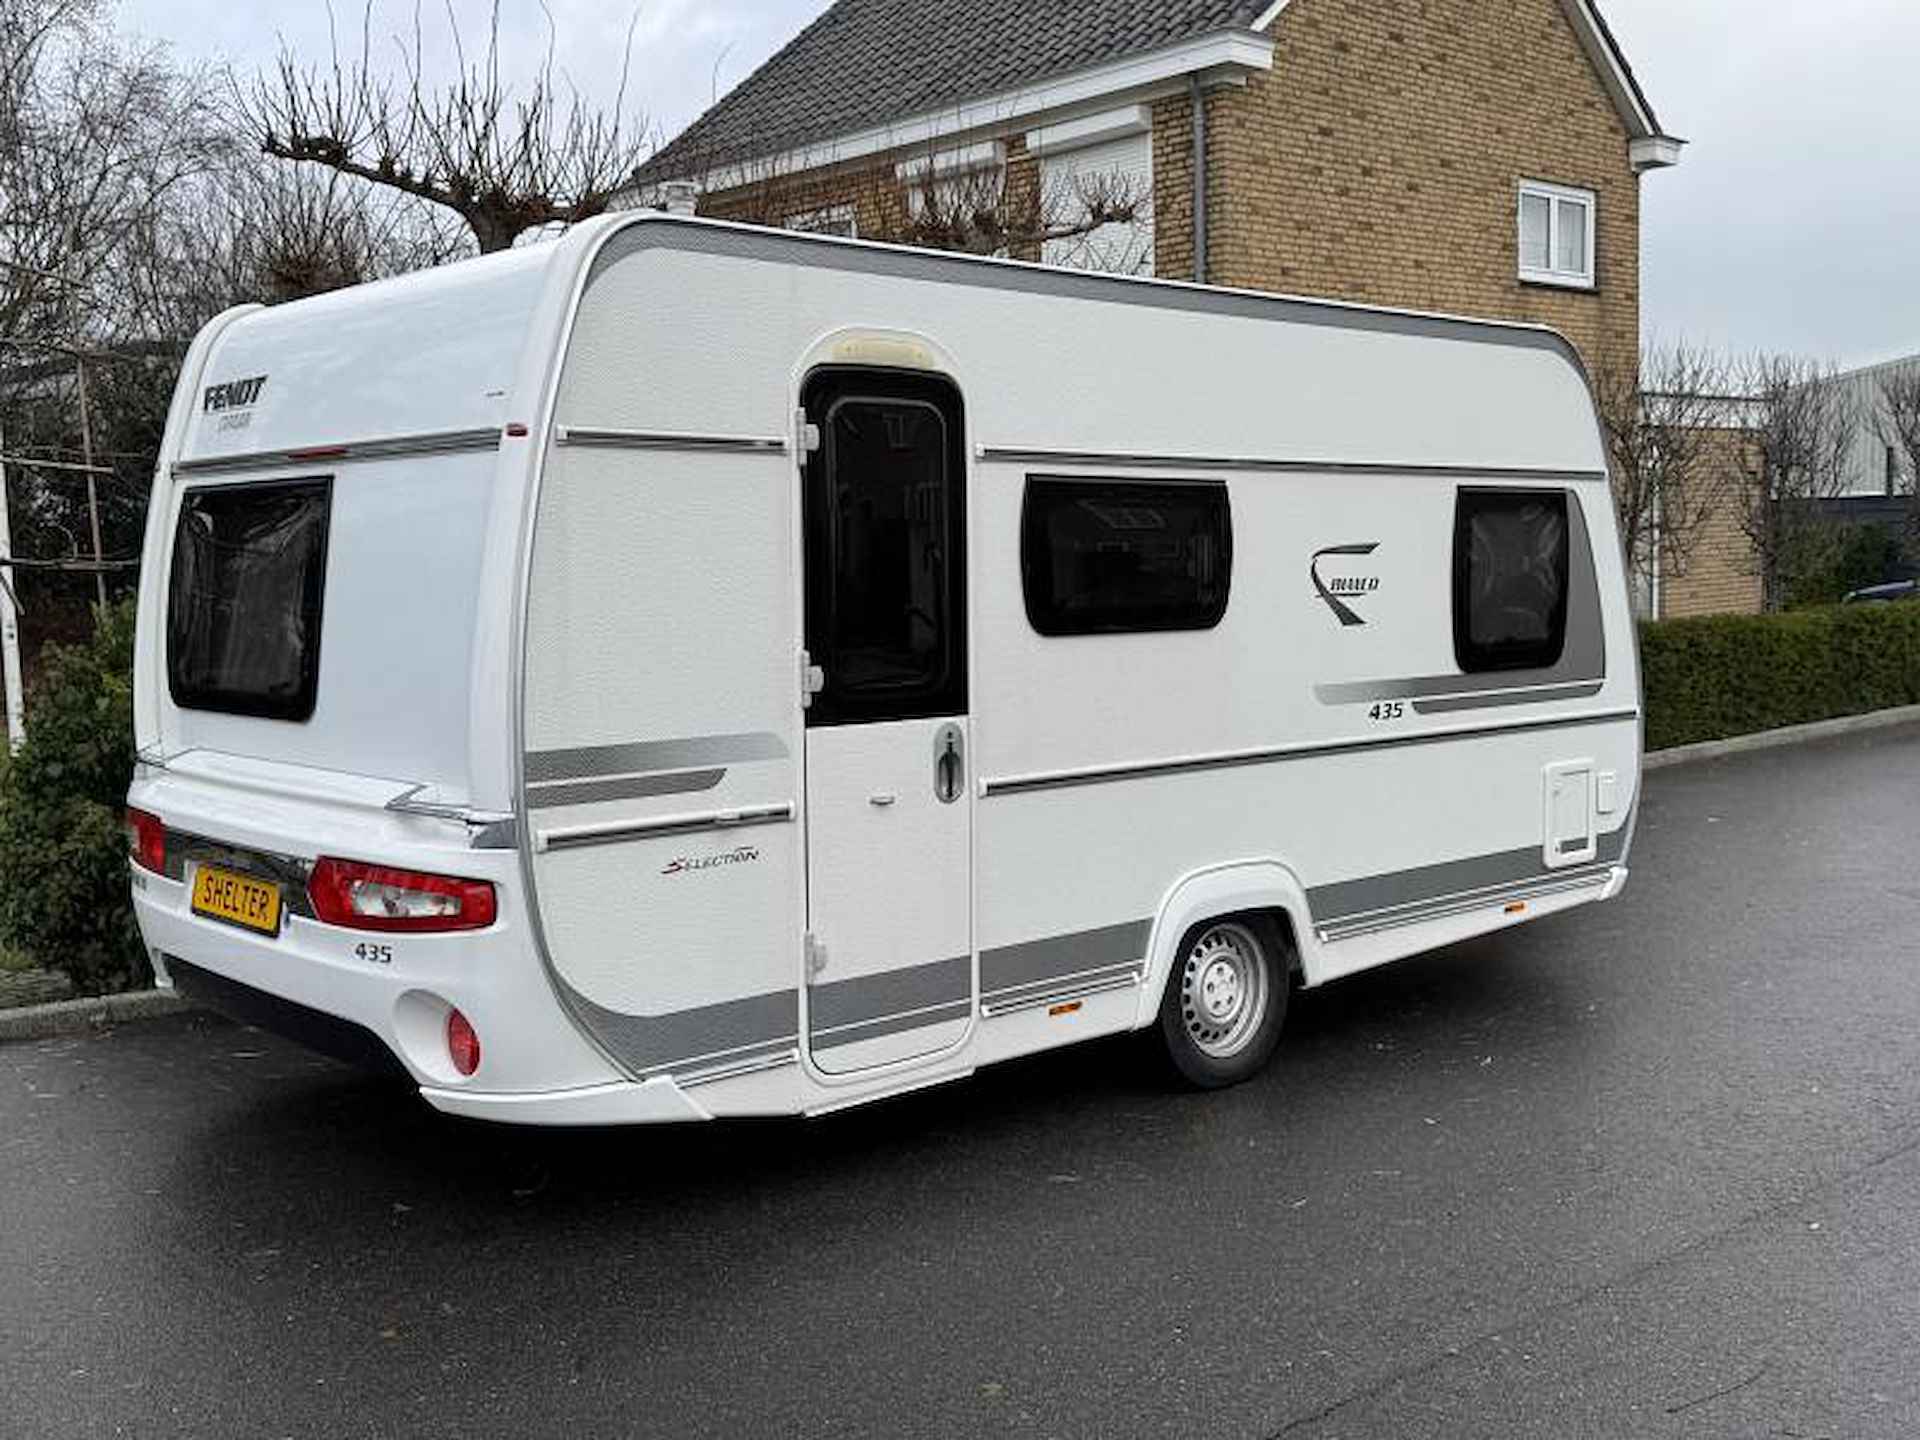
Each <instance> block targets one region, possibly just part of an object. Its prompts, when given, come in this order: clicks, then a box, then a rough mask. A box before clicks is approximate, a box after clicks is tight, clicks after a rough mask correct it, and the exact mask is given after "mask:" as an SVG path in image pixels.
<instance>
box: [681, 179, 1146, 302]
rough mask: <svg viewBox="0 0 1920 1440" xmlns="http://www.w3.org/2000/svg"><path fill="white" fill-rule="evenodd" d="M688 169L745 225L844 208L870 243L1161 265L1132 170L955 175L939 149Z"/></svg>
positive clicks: (1084, 263)
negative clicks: (843, 165)
mask: <svg viewBox="0 0 1920 1440" xmlns="http://www.w3.org/2000/svg"><path fill="white" fill-rule="evenodd" d="M689 168H691V169H692V170H693V171H694V173H695V175H697V176H698V177H699V180H698V183H699V185H700V188H701V189H703V190H704V191H705V192H707V196H708V198H707V200H706V202H705V205H704V207H703V209H704V212H705V213H711V214H715V215H718V216H721V217H723V218H725V219H729V220H738V221H742V222H744V223H746V224H752V225H765V226H769V227H772V228H787V227H788V226H790V225H793V224H794V223H795V221H796V220H797V219H798V220H802V221H804V222H807V223H810V222H811V217H813V216H816V215H818V214H819V213H821V212H823V211H826V210H829V209H833V208H842V207H844V208H849V209H851V210H852V211H854V212H855V213H856V214H858V216H859V217H860V224H859V233H860V237H861V238H862V239H865V240H880V241H885V242H888V243H891V244H896V245H912V246H916V247H918V248H920V249H924V250H951V251H959V252H961V253H963V254H969V255H998V256H1003V257H1011V258H1013V259H1017V260H1045V261H1047V262H1048V263H1051V264H1059V265H1070V266H1075V267H1079V268H1085V269H1097V270H1107V271H1118V272H1122V273H1126V274H1140V273H1146V272H1150V271H1151V269H1152V266H1153V252H1152V232H1151V230H1150V228H1149V227H1148V225H1147V224H1146V221H1147V220H1148V218H1149V217H1150V216H1151V214H1152V206H1153V196H1152V193H1151V190H1150V188H1149V187H1148V186H1147V184H1146V183H1145V182H1144V180H1142V179H1141V178H1140V177H1138V176H1135V175H1132V174H1128V173H1126V172H1124V171H1119V170H1101V171H1093V170H1088V171H1082V170H1078V169H1065V170H1056V169H1054V168H1052V167H1050V166H1047V165H1045V164H1043V163H1042V162H1041V161H1040V160H1038V159H1037V158H1032V157H1026V156H1016V157H1014V158H1012V159H1009V160H1006V161H1002V162H999V163H987V164H978V165H962V166H955V165H953V164H952V163H951V157H948V156H945V155H943V154H941V153H940V152H939V151H938V150H937V149H936V148H933V147H928V148H927V149H925V150H924V151H922V152H919V153H917V154H914V155H911V156H909V157H908V158H907V159H906V160H905V161H901V160H900V157H899V156H898V155H897V154H896V155H895V156H894V157H892V158H891V159H890V160H889V161H888V162H887V163H886V164H884V165H881V166H879V167H869V168H866V169H863V170H859V171H855V172H839V171H833V170H830V169H829V170H825V171H819V170H816V171H795V170H791V169H788V168H786V167H785V166H784V165H783V164H782V162H780V161H778V160H775V159H764V158H763V159H757V160H746V161H727V162H725V163H716V164H713V165H694V166H691V167H689Z"/></svg>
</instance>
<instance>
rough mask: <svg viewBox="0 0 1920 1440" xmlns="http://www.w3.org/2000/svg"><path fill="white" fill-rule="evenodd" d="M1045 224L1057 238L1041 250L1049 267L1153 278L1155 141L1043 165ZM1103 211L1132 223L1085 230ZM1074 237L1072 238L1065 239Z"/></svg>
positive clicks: (1089, 149)
mask: <svg viewBox="0 0 1920 1440" xmlns="http://www.w3.org/2000/svg"><path fill="white" fill-rule="evenodd" d="M1040 190H1041V196H1040V203H1041V212H1042V215H1041V218H1042V222H1043V224H1045V226H1046V227H1047V229H1048V230H1049V231H1050V232H1053V233H1054V234H1055V235H1056V237H1057V238H1054V239H1050V240H1048V241H1047V242H1046V244H1045V246H1044V247H1043V249H1042V253H1041V257H1040V258H1041V259H1042V260H1043V261H1045V262H1046V263H1047V264H1049V265H1064V266H1067V267H1070V268H1072V269H1078V270H1104V271H1107V272H1108V273H1110V274H1119V275H1151V274H1153V141H1152V137H1151V136H1150V135H1146V134H1141V135H1128V136H1124V137H1122V138H1120V139H1116V140H1108V141H1105V142H1104V143H1101V144H1095V145H1087V146H1083V147H1081V148H1079V149H1074V150H1068V151H1066V152H1065V153H1062V154H1052V155H1048V156H1047V157H1046V158H1045V159H1043V160H1042V161H1041V162H1040ZM1096 206H1098V207H1100V208H1102V209H1104V210H1105V211H1106V212H1107V213H1109V214H1112V213H1114V212H1116V211H1130V212H1131V214H1130V216H1129V218H1127V219H1125V220H1116V221H1112V222H1110V223H1108V224H1105V225H1099V226H1094V227H1093V228H1091V229H1085V228H1082V227H1084V226H1086V225H1087V224H1088V222H1089V221H1090V220H1091V219H1092V218H1093V216H1092V210H1093V208H1094V207H1096ZM1067 232H1071V233H1067Z"/></svg>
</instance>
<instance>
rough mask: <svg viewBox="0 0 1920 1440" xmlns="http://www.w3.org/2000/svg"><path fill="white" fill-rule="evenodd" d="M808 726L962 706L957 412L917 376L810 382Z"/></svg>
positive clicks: (949, 398)
mask: <svg viewBox="0 0 1920 1440" xmlns="http://www.w3.org/2000/svg"><path fill="white" fill-rule="evenodd" d="M806 408H807V413H808V415H809V417H810V418H811V419H812V421H813V423H814V424H816V425H818V426H819V428H820V448H819V450H817V451H816V452H814V454H813V455H812V457H811V458H810V459H809V462H808V465H807V472H806V502H807V521H806V527H807V650H808V652H809V654H810V655H811V656H812V659H813V663H814V664H815V665H817V666H819V667H821V668H822V670H824V671H825V677H826V685H825V688H824V689H823V690H822V691H821V692H820V693H819V694H818V695H817V696H816V697H815V699H814V704H813V707H812V709H811V710H810V711H809V715H808V719H809V723H811V724H816V725H818V724H849V723H870V722H876V721H882V720H906V719H917V718H924V717H927V716H933V715H957V714H961V713H963V712H964V711H965V710H966V704H967V693H966V692H967V676H966V645H965V629H966V607H965V604H964V593H965V592H964V589H963V580H962V577H963V576H964V574H965V553H964V552H965V534H966V512H965V508H964V503H965V502H964V492H963V476H964V467H963V464H962V460H961V450H960V445H961V433H960V416H959V404H958V400H957V397H956V396H955V395H954V393H953V391H952V390H951V388H950V387H948V386H946V385H945V384H943V383H940V382H937V381H932V380H929V379H927V378H925V377H920V376H905V377H899V376H884V375H876V374H873V373H863V372H851V373H835V374H830V375H828V376H825V377H822V378H819V379H816V380H815V381H814V382H813V384H811V385H810V386H809V387H808V395H807V407H806Z"/></svg>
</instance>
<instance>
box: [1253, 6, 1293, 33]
mask: <svg viewBox="0 0 1920 1440" xmlns="http://www.w3.org/2000/svg"><path fill="white" fill-rule="evenodd" d="M1292 3H1293V0H1273V4H1271V5H1269V6H1267V8H1266V9H1264V10H1262V11H1261V12H1260V18H1259V19H1258V20H1255V21H1254V22H1253V28H1254V29H1256V30H1265V29H1266V28H1267V27H1268V26H1269V25H1271V24H1273V22H1274V21H1276V20H1278V19H1279V18H1280V12H1281V11H1282V10H1284V9H1286V8H1287V6H1289V5H1291V4H1292Z"/></svg>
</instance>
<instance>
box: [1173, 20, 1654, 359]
mask: <svg viewBox="0 0 1920 1440" xmlns="http://www.w3.org/2000/svg"><path fill="white" fill-rule="evenodd" d="M1273 40H1274V61H1273V69H1272V71H1270V72H1267V73H1262V74H1256V75H1254V76H1253V77H1252V78H1251V79H1250V80H1249V81H1248V82H1247V84H1246V85H1245V86H1244V87H1227V88H1223V89H1220V90H1216V91H1213V92H1210V94H1209V98H1208V100H1207V106H1208V111H1207V116H1208V172H1209V183H1210V192H1211V193H1210V201H1209V205H1208V215H1209V225H1208V250H1209V262H1210V263H1209V270H1210V274H1209V276H1208V278H1209V279H1210V280H1211V281H1212V282H1213V283H1215V284H1220V285H1242V286H1249V287H1252V288H1255V289H1262V290H1281V291H1286V292H1289V293H1293V294H1302V295H1316V296H1326V297H1329V298H1334V299H1341V300H1355V301H1362V302H1367V303H1372V304H1382V305H1399V306H1407V307H1410V308H1414V309H1423V310H1444V311H1451V312H1454V313H1458V314H1466V315H1476V316H1486V317H1490V318H1497V319H1509V320H1527V321H1534V322H1538V323H1542V324H1548V325H1552V326H1554V327H1555V328H1556V329H1559V330H1561V331H1562V332H1564V333H1565V334H1566V335H1567V337H1568V338H1569V339H1571V340H1572V341H1573V342H1574V344H1575V345H1577V346H1578V347H1579V348H1580V351H1581V353H1582V354H1583V355H1584V356H1585V357H1586V360H1587V363H1588V365H1589V366H1590V367H1591V368H1594V369H1596V370H1597V369H1599V368H1601V367H1603V366H1610V365H1625V366H1628V367H1631V366H1632V365H1633V364H1634V363H1635V356H1636V355H1637V352H1638V349H1639V335H1640V254H1639V240H1640V189H1639V179H1638V177H1637V176H1636V175H1635V174H1634V173H1633V167H1632V164H1631V162H1630V161H1629V159H1628V155H1627V144H1628V140H1627V133H1626V130H1625V128H1624V126H1623V125H1622V123H1621V121H1620V118H1619V115H1618V113H1617V111H1616V110H1615V109H1614V106H1613V103H1612V101H1611V99H1610V98H1609V97H1608V95H1607V93H1606V91H1605V89H1604V88H1603V87H1602V86H1601V83H1600V79H1599V76H1598V75H1597V74H1595V72H1594V70H1593V66H1592V64H1591V62H1590V61H1589V60H1588V59H1587V57H1586V54H1585V52H1584V51H1583V50H1582V49H1581V48H1580V45H1579V41H1578V40H1577V39H1576V38H1575V36H1574V33H1573V29H1572V27H1571V26H1570V24H1569V23H1568V21H1567V17H1566V14H1565V12H1563V11H1562V10H1561V8H1560V5H1559V3H1558V0H1294V3H1293V4H1292V5H1291V6H1290V7H1288V9H1287V10H1285V11H1284V12H1283V13H1282V14H1281V16H1280V18H1279V19H1278V20H1276V21H1275V22H1274V26H1273ZM1191 125H1192V115H1191V106H1190V103H1189V101H1188V100H1187V98H1186V97H1185V96H1175V97H1171V98H1168V99H1166V100H1162V101H1160V102H1158V103H1157V104H1156V106H1155V108H1154V166H1155V187H1154V188H1155V191H1156V196H1155V203H1156V211H1157V214H1158V216H1159V219H1160V223H1159V228H1158V239H1159V248H1158V252H1157V255H1156V261H1157V264H1158V266H1159V273H1160V274H1162V275H1165V276H1175V277H1179V276H1190V275H1191V274H1192V273H1193V255H1192V239H1191V237H1192V213H1193V211H1192V203H1191V196H1192V160H1191V157H1192V149H1193V132H1192V129H1191ZM1523 179H1527V180H1544V181H1548V182H1552V183H1556V184H1561V185H1572V186H1577V187H1579V188H1582V189H1586V190H1592V191H1594V192H1595V193H1596V194H1597V196H1598V197H1599V198H1598V205H1599V211H1598V216H1597V227H1596V228H1597V237H1596V260H1597V280H1598V287H1597V289H1596V290H1595V291H1594V292H1592V293H1586V292H1576V291H1568V290H1561V289H1557V288H1552V287H1546V286H1538V285H1528V284H1522V283H1521V281H1520V280H1519V278H1518V269H1519V255H1518V248H1519V241H1518V220H1517V214H1518V204H1519V201H1518V192H1517V188H1516V187H1517V186H1518V184H1519V182H1520V181H1521V180H1523Z"/></svg>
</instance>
